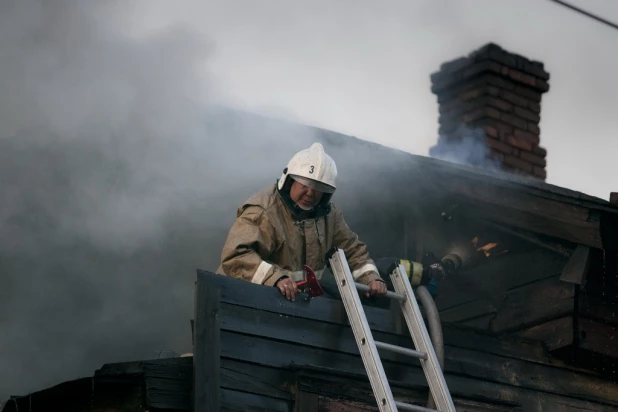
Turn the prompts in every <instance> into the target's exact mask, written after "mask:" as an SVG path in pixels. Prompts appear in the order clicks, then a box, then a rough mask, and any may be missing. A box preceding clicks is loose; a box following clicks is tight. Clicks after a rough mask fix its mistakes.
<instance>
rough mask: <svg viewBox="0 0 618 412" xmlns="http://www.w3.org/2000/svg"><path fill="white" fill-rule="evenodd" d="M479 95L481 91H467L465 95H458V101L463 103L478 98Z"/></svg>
mask: <svg viewBox="0 0 618 412" xmlns="http://www.w3.org/2000/svg"><path fill="white" fill-rule="evenodd" d="M480 95H481V89H472V90H468V91H467V92H465V93H462V94H460V95H459V96H458V97H459V99H460V100H463V101H468V100H472V99H474V98H475V97H479V96H480Z"/></svg>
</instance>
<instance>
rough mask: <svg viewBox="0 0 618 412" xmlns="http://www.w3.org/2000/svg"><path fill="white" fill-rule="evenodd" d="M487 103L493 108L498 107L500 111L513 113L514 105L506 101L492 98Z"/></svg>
mask: <svg viewBox="0 0 618 412" xmlns="http://www.w3.org/2000/svg"><path fill="white" fill-rule="evenodd" d="M487 103H488V104H490V105H491V106H493V107H497V108H498V109H500V110H502V111H503V112H511V111H513V105H512V104H511V103H509V102H507V101H505V100H502V99H496V98H494V97H490V98H489V99H488V100H487Z"/></svg>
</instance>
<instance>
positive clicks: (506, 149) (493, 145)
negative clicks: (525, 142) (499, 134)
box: [485, 138, 513, 154]
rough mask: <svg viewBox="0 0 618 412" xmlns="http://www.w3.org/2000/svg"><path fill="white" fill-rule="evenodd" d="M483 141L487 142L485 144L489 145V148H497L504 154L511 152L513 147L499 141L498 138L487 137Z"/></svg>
mask: <svg viewBox="0 0 618 412" xmlns="http://www.w3.org/2000/svg"><path fill="white" fill-rule="evenodd" d="M485 141H486V142H487V146H489V147H490V148H492V149H494V150H497V151H498V152H500V153H504V154H511V153H513V147H512V146H510V145H508V144H506V143H504V142H501V141H499V140H496V139H492V138H487V139H485Z"/></svg>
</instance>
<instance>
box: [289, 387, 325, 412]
mask: <svg viewBox="0 0 618 412" xmlns="http://www.w3.org/2000/svg"><path fill="white" fill-rule="evenodd" d="M319 407H320V395H318V394H317V393H311V392H307V391H305V390H302V389H299V390H298V392H297V393H296V401H295V402H294V412H317V411H318V410H319V409H318V408H319Z"/></svg>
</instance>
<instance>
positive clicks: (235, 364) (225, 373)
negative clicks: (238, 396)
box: [221, 358, 296, 401]
mask: <svg viewBox="0 0 618 412" xmlns="http://www.w3.org/2000/svg"><path fill="white" fill-rule="evenodd" d="M295 382H296V376H295V374H294V372H291V371H289V370H286V369H274V368H269V367H265V366H261V365H257V364H251V363H247V362H243V361H237V360H234V359H225V358H224V359H221V387H222V388H225V389H232V390H237V391H241V392H247V393H255V394H258V395H264V396H270V397H273V398H279V399H283V400H288V401H290V400H293V399H294V395H293V392H294V385H295Z"/></svg>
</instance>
